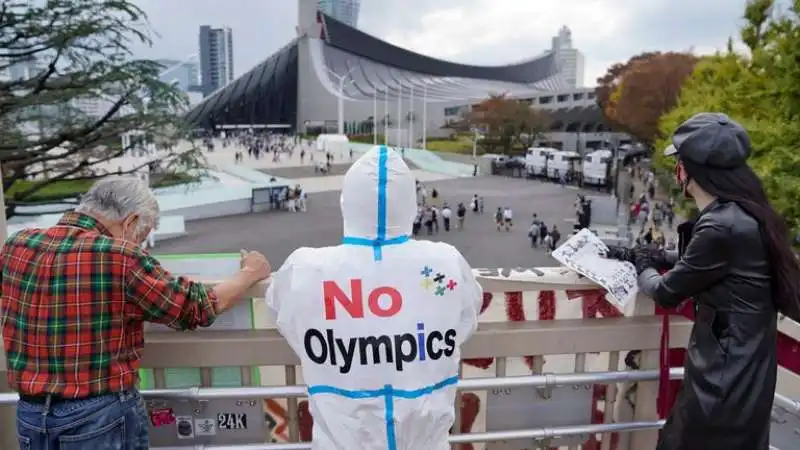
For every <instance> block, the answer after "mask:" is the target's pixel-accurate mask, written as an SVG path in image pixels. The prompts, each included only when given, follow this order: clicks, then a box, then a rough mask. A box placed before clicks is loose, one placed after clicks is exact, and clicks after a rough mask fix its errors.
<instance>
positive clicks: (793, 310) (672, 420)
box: [634, 113, 800, 450]
mask: <svg viewBox="0 0 800 450" xmlns="http://www.w3.org/2000/svg"><path fill="white" fill-rule="evenodd" d="M672 142H673V145H671V146H670V147H669V148H668V149H667V150H666V152H665V154H667V155H676V156H677V163H676V176H677V179H678V182H679V183H680V184H681V187H682V188H683V191H684V194H685V195H686V196H687V197H688V198H692V199H694V201H695V203H696V204H697V208H698V209H699V210H700V214H699V216H698V217H697V218H696V220H695V221H694V222H693V223H690V224H687V225H685V226H683V227H681V228H682V229H684V230H687V233H686V234H685V235H684V236H681V237H682V239H681V241H682V242H683V243H684V245H683V247H684V248H683V249H682V252H681V256H680V258H679V259H678V260H677V262H676V263H675V264H674V266H673V267H672V268H671V269H670V270H669V271H668V272H666V273H665V274H663V275H660V274H659V273H658V271H656V266H657V265H658V263H657V261H656V259H661V258H654V256H655V255H653V253H652V252H648V251H635V252H634V253H635V255H636V257H635V263H636V266H637V270H638V271H639V272H640V275H639V286H640V290H641V291H642V292H644V293H645V294H648V295H650V296H652V298H653V299H654V300H655V301H656V302H657V303H658V304H659V305H660V306H662V307H666V308H671V307H675V306H678V305H679V304H680V303H681V302H683V301H684V299H687V298H691V299H693V300H694V303H695V308H696V320H695V323H694V327H693V329H692V334H691V339H690V342H689V346H688V351H687V356H686V362H685V375H684V379H683V389H682V391H681V393H680V394H679V396H678V398H677V400H676V402H675V406H674V407H673V410H672V411H671V413H670V415H669V417H668V419H667V423H666V425H665V427H664V429H663V430H662V432H661V434H660V437H659V443H658V447H657V449H658V450H717V449H719V450H762V449H763V450H767V449H769V429H770V415H771V410H772V401H773V397H774V393H775V383H776V376H777V358H776V339H777V312H778V311H781V312H784V313H786V314H788V315H790V316H792V317H797V316H798V315H800V314H798V311H800V306H798V305H799V302H798V298H799V297H800V296H799V295H798V282H799V281H800V267H798V262H797V259H796V258H795V257H794V255H793V253H792V252H791V246H790V239H789V233H788V229H787V227H786V225H785V223H784V221H783V219H782V218H781V217H780V216H779V215H778V214H777V213H776V212H775V210H774V209H773V208H772V207H771V205H770V204H769V202H768V200H767V197H766V195H765V192H764V189H763V186H762V184H761V181H760V180H759V179H758V177H757V176H756V175H755V173H754V172H753V170H752V169H751V168H750V167H749V166H748V165H747V163H746V159H747V157H748V156H749V154H750V140H749V138H748V135H747V132H746V131H745V130H744V129H743V128H742V127H741V125H739V124H738V123H736V122H734V121H732V120H730V119H729V118H728V117H727V116H725V115H724V114H711V113H702V114H698V115H696V116H694V117H692V118H691V119H689V120H688V121H686V122H684V123H683V124H682V125H681V126H680V127H678V130H677V131H676V132H675V134H674V136H673V138H672ZM687 243H688V245H687Z"/></svg>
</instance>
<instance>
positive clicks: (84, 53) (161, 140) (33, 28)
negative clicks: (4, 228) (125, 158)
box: [0, 0, 202, 216]
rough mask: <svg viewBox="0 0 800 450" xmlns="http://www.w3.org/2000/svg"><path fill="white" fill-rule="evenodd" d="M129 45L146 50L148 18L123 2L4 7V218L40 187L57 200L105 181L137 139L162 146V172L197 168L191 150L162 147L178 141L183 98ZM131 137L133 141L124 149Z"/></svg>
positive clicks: (0, 126) (0, 75) (55, 0)
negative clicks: (113, 164) (124, 139)
mask: <svg viewBox="0 0 800 450" xmlns="http://www.w3.org/2000/svg"><path fill="white" fill-rule="evenodd" d="M135 43H143V44H145V45H149V44H150V39H149V37H148V26H147V17H146V16H145V14H144V12H143V11H142V10H141V9H139V8H138V7H137V6H135V5H134V4H133V2H132V1H129V0H47V1H41V2H30V1H26V0H4V1H3V2H2V5H0V166H2V168H3V169H2V170H3V173H2V175H3V189H4V191H5V196H6V199H5V200H6V211H5V212H6V214H7V215H8V216H12V215H15V214H17V213H18V212H17V211H16V210H17V208H18V207H19V206H22V205H26V204H30V203H32V202H35V201H36V200H37V199H40V198H41V197H40V194H41V193H42V191H49V193H50V194H51V195H49V198H50V200H54V197H55V198H57V197H58V189H56V187H57V186H59V185H72V186H75V185H76V183H77V182H79V181H87V180H92V179H94V178H96V177H100V176H103V175H104V174H105V173H106V171H107V170H108V169H109V168H110V167H109V162H110V161H112V160H114V159H115V158H117V157H120V156H122V155H124V154H125V153H126V152H128V151H129V150H131V149H132V148H133V147H134V146H135V145H138V146H140V147H141V143H142V141H145V142H149V143H153V144H156V145H157V146H159V147H161V148H164V149H166V150H165V151H164V152H163V153H160V154H159V161H158V164H157V166H158V170H159V172H161V173H164V174H173V173H184V172H185V171H186V170H188V169H193V168H197V167H198V166H199V164H200V163H201V162H202V158H201V156H200V152H199V150H197V149H195V148H193V147H192V148H190V149H186V148H182V149H180V150H169V149H170V148H173V149H174V148H175V147H174V146H173V145H172V144H174V143H175V141H176V140H177V139H180V138H182V137H184V136H185V133H184V130H185V128H184V126H183V124H182V123H181V122H180V120H179V119H178V117H180V115H181V113H182V112H183V111H185V109H186V107H187V106H188V102H187V98H186V96H185V95H184V94H183V93H181V92H180V91H179V90H177V89H176V88H175V87H173V86H172V85H170V84H168V83H163V82H161V81H160V80H159V73H160V72H161V71H162V70H163V69H164V67H162V66H160V65H159V64H158V63H156V62H154V61H152V60H147V59H137V58H135V57H134V55H133V54H132V51H131V48H132V45H134V44H135ZM89 105H93V106H94V108H93V109H94V110H91V109H89V108H87V106H89ZM131 132H134V133H135V134H137V135H139V136H140V138H139V139H138V140H134V141H133V142H132V143H131V144H130V145H128V144H125V146H123V144H122V140H121V137H122V136H123V135H126V134H128V133H131ZM184 147H185V145H184ZM147 166H148V165H147V164H142V166H140V167H133V168H132V169H131V170H123V171H121V173H130V172H134V171H138V170H139V169H142V168H144V167H147ZM149 168H154V166H152V165H151V166H149ZM110 169H111V171H113V172H117V173H118V171H117V169H116V167H113V168H110ZM77 184H80V183H77ZM83 184H84V185H86V184H87V183H83ZM76 194H78V193H77V192H68V191H65V192H63V196H64V197H74V196H75V195H76Z"/></svg>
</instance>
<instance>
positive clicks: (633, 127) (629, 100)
mask: <svg viewBox="0 0 800 450" xmlns="http://www.w3.org/2000/svg"><path fill="white" fill-rule="evenodd" d="M696 63H697V57H696V56H694V55H692V54H689V53H676V52H669V53H644V54H641V55H638V56H634V57H633V58H631V59H630V60H629V61H628V62H627V63H625V64H617V65H614V66H612V67H611V68H610V69H609V71H608V73H607V74H606V75H605V76H604V77H602V78H600V79H599V80H598V84H599V86H598V88H597V94H598V95H597V102H598V105H600V106H601V107H602V110H603V115H604V116H605V117H606V119H607V120H608V121H609V122H610V123H611V124H612V126H614V127H615V128H616V129H619V130H621V131H624V132H626V133H628V134H629V135H631V136H633V137H635V138H636V139H638V140H639V141H641V142H644V143H647V144H652V143H653V141H654V140H655V139H656V138H657V136H658V121H659V119H660V118H661V116H662V115H663V114H664V113H665V112H667V111H669V110H671V109H672V108H673V107H674V106H675V103H676V101H677V99H678V94H679V93H680V89H681V86H682V85H683V82H684V81H685V80H686V78H687V77H688V76H689V75H690V74H691V73H692V70H693V69H694V66H695V64H696Z"/></svg>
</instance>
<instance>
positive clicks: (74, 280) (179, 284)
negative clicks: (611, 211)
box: [0, 177, 271, 450]
mask: <svg viewBox="0 0 800 450" xmlns="http://www.w3.org/2000/svg"><path fill="white" fill-rule="evenodd" d="M158 213H159V211H158V204H157V202H156V199H155V197H154V196H153V194H152V192H151V191H150V189H149V188H148V187H147V185H146V184H145V183H144V182H142V181H140V180H138V179H135V178H129V177H110V178H106V179H103V180H101V181H98V182H97V183H96V184H95V185H94V186H93V187H92V188H91V189H90V190H89V192H88V193H87V194H86V195H84V197H83V198H82V200H81V204H80V206H78V208H77V210H76V212H70V213H66V214H64V216H63V217H62V218H61V220H60V221H59V223H58V224H57V225H56V226H54V227H52V228H48V229H27V230H23V231H20V232H19V233H17V234H15V235H14V236H11V237H10V238H9V239H8V240H7V241H6V243H5V246H4V247H3V251H2V253H0V312H1V313H2V315H0V326H1V327H2V333H3V340H4V344H5V351H6V358H7V360H8V380H9V384H10V386H11V388H12V389H14V390H16V391H17V392H19V394H20V402H19V405H18V407H17V431H18V435H19V440H20V446H21V448H23V449H48V450H57V449H59V448H61V449H65V448H69V449H87V450H88V449H101V448H127V449H146V448H148V440H147V429H148V420H147V413H146V410H145V408H144V403H143V402H142V398H141V397H140V395H139V393H138V391H137V389H136V387H137V384H138V376H137V373H138V370H139V360H140V355H141V351H142V347H143V344H144V335H143V326H144V322H157V323H161V324H164V325H167V326H169V327H171V328H174V329H177V330H194V329H196V328H197V327H207V326H209V325H211V324H212V323H213V322H214V319H215V318H216V317H217V316H218V315H219V314H222V313H223V312H224V311H226V310H228V309H229V308H231V307H232V306H234V305H235V304H236V302H237V301H239V300H240V299H241V298H243V297H244V295H245V292H246V291H247V289H249V288H250V287H251V286H252V285H254V284H255V283H257V282H259V281H261V280H263V279H265V278H267V277H268V276H269V275H270V272H271V268H270V265H269V263H268V262H267V260H266V258H265V257H264V256H263V255H261V254H260V253H256V252H244V253H243V255H242V258H243V260H242V269H241V270H240V271H239V272H238V273H237V274H236V275H234V276H233V278H231V279H230V280H228V281H226V282H224V283H222V284H220V285H218V286H216V287H214V288H213V289H212V288H209V287H206V286H204V285H202V284H200V283H197V282H193V281H191V280H189V279H187V278H184V277H174V276H172V275H170V274H169V273H168V272H167V271H166V270H164V269H163V268H162V267H161V265H160V264H159V263H158V261H156V260H155V258H153V257H152V256H150V255H149V254H148V253H147V252H146V251H145V250H144V249H142V248H141V247H140V246H139V245H138V244H139V243H140V242H143V241H144V240H145V238H146V237H147V236H148V234H149V233H150V232H151V230H152V229H153V228H154V226H155V225H156V222H157V220H158Z"/></svg>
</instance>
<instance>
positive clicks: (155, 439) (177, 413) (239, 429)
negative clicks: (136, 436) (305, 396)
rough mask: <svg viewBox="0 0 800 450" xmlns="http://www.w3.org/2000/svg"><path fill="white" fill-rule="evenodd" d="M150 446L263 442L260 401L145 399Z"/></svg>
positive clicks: (263, 426)
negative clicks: (148, 420) (148, 419)
mask: <svg viewBox="0 0 800 450" xmlns="http://www.w3.org/2000/svg"><path fill="white" fill-rule="evenodd" d="M146 405H147V413H148V415H149V418H150V444H151V445H152V446H153V447H180V446H193V445H201V444H205V445H238V444H257V443H263V442H264V441H265V439H266V437H267V432H268V430H267V424H266V422H265V420H264V406H263V405H262V402H261V401H260V400H253V399H250V400H230V399H225V400H209V401H190V400H175V399H169V400H167V399H164V400H160V399H148V400H147V401H146Z"/></svg>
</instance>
